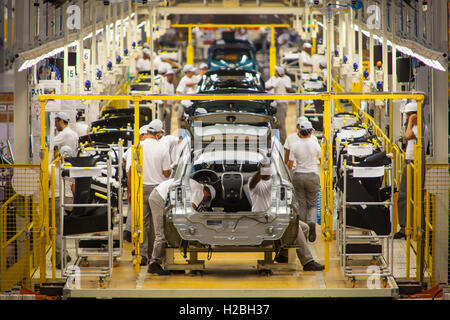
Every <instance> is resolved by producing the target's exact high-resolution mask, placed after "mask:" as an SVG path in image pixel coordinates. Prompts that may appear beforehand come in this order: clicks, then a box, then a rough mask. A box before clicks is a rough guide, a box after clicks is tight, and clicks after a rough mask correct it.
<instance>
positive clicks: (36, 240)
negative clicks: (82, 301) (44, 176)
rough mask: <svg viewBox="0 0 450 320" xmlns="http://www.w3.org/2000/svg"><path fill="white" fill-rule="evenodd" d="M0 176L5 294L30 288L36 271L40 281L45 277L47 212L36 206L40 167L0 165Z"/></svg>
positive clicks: (0, 268) (0, 283) (0, 264)
mask: <svg viewBox="0 0 450 320" xmlns="http://www.w3.org/2000/svg"><path fill="white" fill-rule="evenodd" d="M0 173H1V175H0V181H1V183H0V185H1V187H0V189H1V193H2V194H3V197H2V198H1V200H0V204H1V205H0V292H4V291H5V290H9V289H11V288H12V287H13V286H14V285H21V284H23V285H25V286H27V287H31V281H32V278H33V275H34V273H35V272H36V271H37V270H39V271H40V274H41V279H42V277H45V267H46V264H45V253H46V250H47V247H48V246H49V244H50V243H49V237H48V218H49V216H48V212H46V211H41V210H40V208H39V206H38V205H39V200H38V199H39V193H40V191H41V190H40V174H39V165H0ZM47 189H48V185H47ZM47 200H48V199H47ZM42 202H44V203H45V202H46V201H45V200H44V201H42ZM42 274H43V275H42Z"/></svg>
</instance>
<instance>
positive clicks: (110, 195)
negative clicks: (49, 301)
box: [59, 144, 123, 287]
mask: <svg viewBox="0 0 450 320" xmlns="http://www.w3.org/2000/svg"><path fill="white" fill-rule="evenodd" d="M84 151H85V152H84V156H82V157H73V158H66V159H65V163H64V165H63V167H62V170H60V172H61V174H60V177H59V179H60V192H61V193H60V194H65V190H64V189H65V183H64V180H66V179H74V180H75V194H74V201H73V202H74V203H73V204H71V203H66V202H65V201H64V197H61V209H60V210H61V216H60V219H61V220H60V225H61V228H60V230H59V232H60V236H61V239H62V248H61V250H62V252H61V254H60V257H61V270H62V275H63V276H71V277H74V274H73V273H74V272H76V273H77V275H78V276H80V277H98V278H99V286H100V287H102V286H103V283H104V280H105V278H107V277H110V276H111V274H112V270H113V267H114V265H115V264H116V263H117V258H118V257H120V256H121V255H122V247H123V245H122V244H123V232H122V228H123V223H122V198H123V197H122V186H121V181H122V157H123V149H122V146H121V144H119V145H110V146H109V148H89V149H88V150H84ZM92 153H94V154H92ZM113 171H114V172H113ZM66 208H72V212H71V213H70V214H69V215H64V213H65V209H66ZM117 233H118V234H117ZM114 234H117V235H116V237H117V238H118V239H114ZM69 239H72V240H75V255H76V259H75V261H74V264H73V265H71V266H68V265H65V263H64V262H65V261H66V258H65V254H66V252H67V251H66V247H67V240H69ZM94 256H95V257H104V258H105V257H106V265H102V266H96V267H94V266H92V267H91V266H89V262H88V258H89V257H94ZM74 266H76V267H74Z"/></svg>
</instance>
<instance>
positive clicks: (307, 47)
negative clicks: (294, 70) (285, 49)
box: [299, 42, 313, 72]
mask: <svg viewBox="0 0 450 320" xmlns="http://www.w3.org/2000/svg"><path fill="white" fill-rule="evenodd" d="M311 49H312V45H311V43H309V42H305V43H303V45H302V51H301V52H300V57H299V65H300V70H301V71H302V72H312V71H313V70H312V67H313V64H312V59H311Z"/></svg>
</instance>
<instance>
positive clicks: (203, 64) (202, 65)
mask: <svg viewBox="0 0 450 320" xmlns="http://www.w3.org/2000/svg"><path fill="white" fill-rule="evenodd" d="M198 68H199V69H208V65H207V64H206V63H204V62H203V63H202V64H200V66H199V67H198Z"/></svg>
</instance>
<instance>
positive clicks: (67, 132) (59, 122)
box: [53, 112, 78, 157]
mask: <svg viewBox="0 0 450 320" xmlns="http://www.w3.org/2000/svg"><path fill="white" fill-rule="evenodd" d="M69 121H70V118H69V116H68V115H67V113H65V112H57V113H56V114H55V128H56V130H57V131H58V132H59V133H58V134H57V135H56V136H55V138H54V140H53V143H54V147H55V149H56V150H61V147H63V146H68V147H70V150H71V152H70V154H69V156H70V157H74V156H76V152H77V148H78V135H77V133H76V132H75V131H73V130H72V129H71V128H70V127H69Z"/></svg>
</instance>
